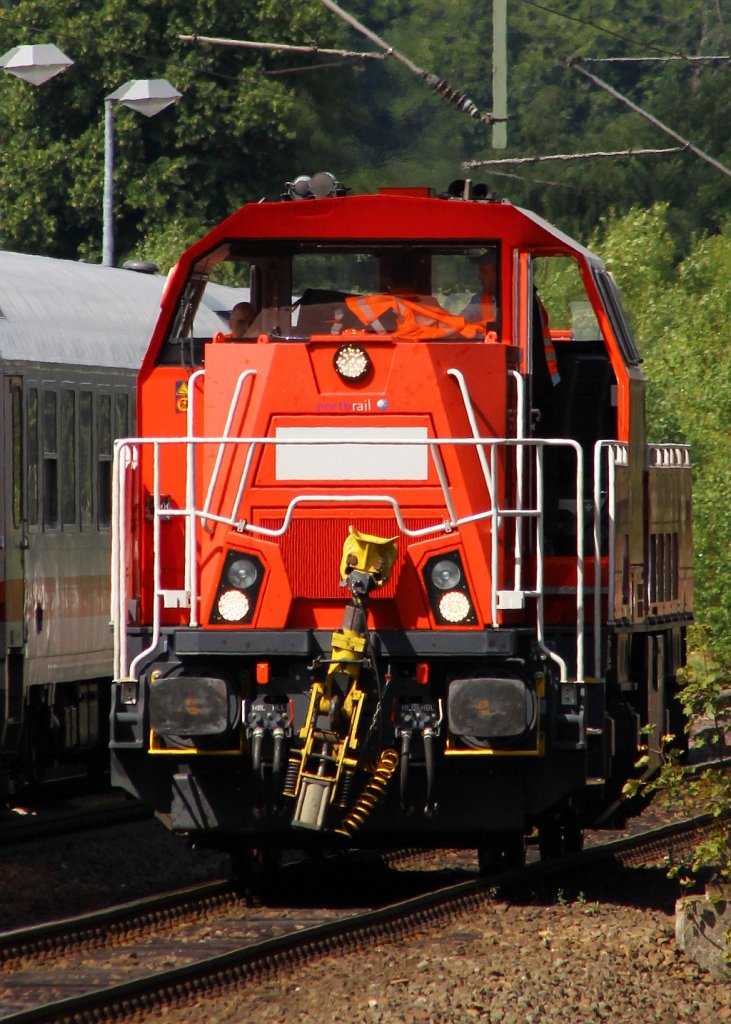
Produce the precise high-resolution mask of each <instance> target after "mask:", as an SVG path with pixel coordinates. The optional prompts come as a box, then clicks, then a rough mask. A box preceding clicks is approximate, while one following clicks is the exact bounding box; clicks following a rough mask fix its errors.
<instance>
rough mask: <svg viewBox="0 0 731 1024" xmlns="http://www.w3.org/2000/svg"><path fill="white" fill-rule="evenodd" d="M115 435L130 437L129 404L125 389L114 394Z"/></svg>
mask: <svg viewBox="0 0 731 1024" xmlns="http://www.w3.org/2000/svg"><path fill="white" fill-rule="evenodd" d="M114 436H115V437H129V404H128V402H127V395H126V393H125V392H124V391H117V393H116V394H115V396H114Z"/></svg>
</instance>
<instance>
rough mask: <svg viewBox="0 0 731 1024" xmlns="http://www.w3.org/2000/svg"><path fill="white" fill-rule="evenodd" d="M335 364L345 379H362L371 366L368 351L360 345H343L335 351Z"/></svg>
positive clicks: (337, 370) (339, 373)
mask: <svg viewBox="0 0 731 1024" xmlns="http://www.w3.org/2000/svg"><path fill="white" fill-rule="evenodd" d="M333 365H334V367H335V370H336V372H337V373H338V375H339V376H340V377H342V379H343V380H348V381H356V380H362V379H363V377H365V375H366V374H367V373H368V371H369V370H370V368H371V361H370V359H369V358H368V353H367V352H365V351H364V349H362V348H361V347H360V345H352V344H348V345H341V346H340V348H339V349H338V350H337V352H336V353H335V358H334V359H333Z"/></svg>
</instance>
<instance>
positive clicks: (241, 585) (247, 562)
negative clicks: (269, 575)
mask: <svg viewBox="0 0 731 1024" xmlns="http://www.w3.org/2000/svg"><path fill="white" fill-rule="evenodd" d="M258 576H259V569H258V567H257V565H256V562H253V561H252V560H251V559H250V558H237V559H235V561H233V562H231V564H230V565H229V567H228V570H227V572H226V577H227V579H228V582H229V583H230V584H231V586H232V587H237V588H238V589H239V590H249V589H250V588H251V587H253V586H254V584H255V583H256V581H257V578H258Z"/></svg>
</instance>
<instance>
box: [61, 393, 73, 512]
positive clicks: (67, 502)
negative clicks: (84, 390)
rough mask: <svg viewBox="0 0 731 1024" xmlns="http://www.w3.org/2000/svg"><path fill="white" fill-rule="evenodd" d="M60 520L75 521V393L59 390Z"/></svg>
mask: <svg viewBox="0 0 731 1024" xmlns="http://www.w3.org/2000/svg"><path fill="white" fill-rule="evenodd" d="M60 462H61V522H62V524H63V525H64V526H72V525H74V524H75V523H76V394H75V393H74V392H73V391H69V390H63V391H62V392H61V459H60Z"/></svg>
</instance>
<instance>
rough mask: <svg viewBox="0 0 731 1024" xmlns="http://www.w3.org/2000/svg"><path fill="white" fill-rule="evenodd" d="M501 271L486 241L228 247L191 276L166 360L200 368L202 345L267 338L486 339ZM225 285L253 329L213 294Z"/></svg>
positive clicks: (495, 324) (495, 249) (495, 319)
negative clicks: (347, 334)
mask: <svg viewBox="0 0 731 1024" xmlns="http://www.w3.org/2000/svg"><path fill="white" fill-rule="evenodd" d="M499 265H500V247H499V244H498V243H497V242H493V241H490V240H486V241H481V242H479V243H477V242H465V243H463V244H457V243H455V244H452V245H446V246H445V245H444V244H443V243H440V244H439V245H436V244H420V243H395V242H382V243H372V242H371V243H368V244H365V243H358V242H348V243H336V242H328V243H322V242H321V243H308V242H302V241H290V242H287V241H282V242H280V243H277V244H274V243H272V244H270V246H269V247H267V248H262V247H261V243H259V248H258V249H256V250H249V249H248V248H245V247H244V246H243V245H240V246H239V247H238V248H234V247H232V246H229V245H226V246H223V247H221V249H220V250H218V251H217V252H215V253H212V254H210V255H209V256H207V257H206V258H205V259H204V260H202V261H201V262H200V263H199V264H198V265H197V267H196V268H195V270H194V272H193V273H192V274H191V277H190V280H189V282H188V285H187V286H186V288H185V289H184V290H183V292H182V294H181V298H180V300H179V303H178V308H177V311H176V314H175V317H174V320H173V323H172V326H171V329H170V333H169V336H168V340H167V343H166V345H165V346H164V348H163V349H162V351H161V355H160V362H161V363H165V364H168V365H190V366H194V365H201V364H202V362H203V353H204V345H205V342H206V341H208V340H211V339H212V338H217V339H222V340H243V341H247V340H248V341H254V340H256V339H257V338H258V337H259V336H260V335H262V334H265V335H268V336H269V339H270V340H271V341H278V340H286V339H288V338H297V339H301V340H307V339H309V338H310V337H312V336H313V335H321V334H338V333H340V331H342V330H347V329H352V330H367V331H370V332H374V333H386V334H390V333H393V334H395V335H396V336H400V337H407V338H419V339H420V340H440V341H441V340H450V339H453V340H464V339H465V338H467V339H469V340H484V339H485V336H486V334H487V333H488V332H489V331H490V330H499V324H500V321H501V314H500V305H501V303H500V287H501V285H500V270H499ZM209 274H212V276H211V279H210V280H209V278H208V275H209ZM224 282H225V283H226V284H227V287H228V288H229V291H230V292H231V294H230V299H229V304H230V307H231V308H233V306H234V305H237V304H238V303H246V304H247V307H248V309H249V310H250V315H251V320H250V323H249V324H248V326H247V327H245V328H244V329H242V330H240V331H238V332H234V331H233V330H232V329H231V325H230V324H229V323H228V319H227V317H228V313H230V309H229V311H225V310H223V309H222V308H221V301H220V298H219V299H217V297H216V288H217V287H220V285H221V284H222V283H224ZM486 282H489V287H488V284H487V283H486ZM369 298H376V299H377V301H376V302H375V303H372V302H371V303H368V302H367V301H365V300H368V299H369ZM361 300H363V301H361ZM384 314H385V315H384ZM415 323H416V324H417V325H418V329H417V327H415ZM471 324H475V325H476V326H475V327H471V326H466V325H471Z"/></svg>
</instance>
